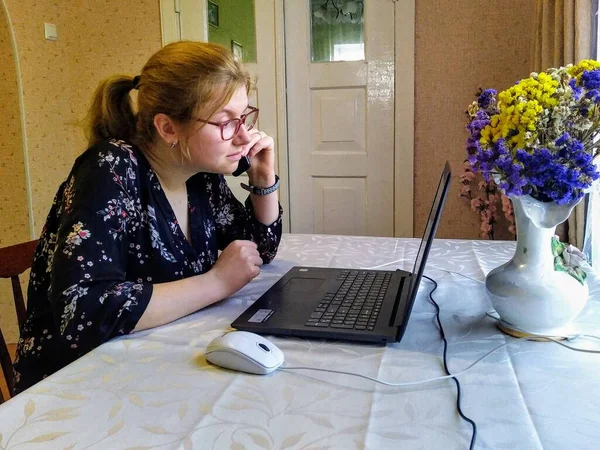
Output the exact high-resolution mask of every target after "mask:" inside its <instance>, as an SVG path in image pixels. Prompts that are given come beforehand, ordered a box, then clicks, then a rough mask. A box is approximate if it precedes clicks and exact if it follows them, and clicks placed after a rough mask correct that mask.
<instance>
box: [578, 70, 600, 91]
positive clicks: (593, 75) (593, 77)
mask: <svg viewBox="0 0 600 450" xmlns="http://www.w3.org/2000/svg"><path fill="white" fill-rule="evenodd" d="M580 84H581V85H583V87H584V88H586V89H589V90H591V89H598V88H600V70H586V71H585V72H583V73H582V74H581V81H580Z"/></svg>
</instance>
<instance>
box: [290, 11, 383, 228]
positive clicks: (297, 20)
mask: <svg viewBox="0 0 600 450" xmlns="http://www.w3.org/2000/svg"><path fill="white" fill-rule="evenodd" d="M350 4H351V5H350ZM362 4H364V12H363V11H362V10H361V9H362ZM341 5H343V6H344V7H345V8H346V10H345V11H344V9H342V7H341ZM332 8H335V9H332ZM352 12H354V14H352ZM361 13H362V15H363V20H362V24H363V28H362V29H363V30H364V58H361V60H354V61H348V59H357V57H356V55H355V52H356V51H358V52H359V53H360V45H359V44H356V43H354V44H349V45H348V44H344V43H343V42H344V40H343V39H342V40H341V41H340V40H339V39H338V43H336V42H335V39H334V40H333V41H329V42H317V41H316V42H315V43H314V44H313V43H312V41H311V38H313V39H315V40H318V39H321V40H323V39H322V38H323V36H324V35H328V36H335V35H339V32H338V31H337V30H336V29H335V27H336V26H337V25H339V26H340V27H341V28H343V27H345V26H346V25H345V24H347V23H348V22H352V21H353V20H354V25H352V26H353V27H354V28H356V21H357V17H358V18H359V22H360V14H361ZM344 16H345V18H344ZM340 21H341V24H339V22H340ZM332 23H333V26H331V24H332ZM319 27H320V28H319ZM342 33H343V31H342ZM325 41H327V39H325ZM285 42H286V44H285V47H286V78H287V96H288V97H287V109H288V152H289V179H290V205H291V211H290V214H291V218H290V221H291V231H292V232H293V233H325V234H346V235H371V236H393V235H394V80H395V74H394V63H395V62H394V2H392V1H381V0H364V2H358V1H346V2H337V3H336V2H331V1H328V2H325V1H316V0H302V1H298V0H285ZM340 42H341V43H340ZM313 48H314V49H315V51H313ZM323 48H325V49H326V50H325V51H322V50H323ZM323 54H325V55H326V57H325V59H327V55H329V56H328V57H329V61H332V62H316V61H315V62H313V57H317V58H320V59H323ZM359 58H360V56H359ZM340 59H346V60H345V61H342V60H340Z"/></svg>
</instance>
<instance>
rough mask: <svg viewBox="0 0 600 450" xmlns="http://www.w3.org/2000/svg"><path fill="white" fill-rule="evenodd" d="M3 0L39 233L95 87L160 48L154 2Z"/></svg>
mask: <svg viewBox="0 0 600 450" xmlns="http://www.w3.org/2000/svg"><path fill="white" fill-rule="evenodd" d="M5 1H6V3H7V8H8V12H9V14H10V16H11V19H12V21H13V26H14V29H15V34H16V40H17V47H18V51H19V59H20V64H21V73H22V84H23V100H24V105H25V122H26V139H27V145H28V150H29V158H28V163H29V169H30V176H31V187H32V195H33V220H34V235H36V236H37V235H39V233H40V231H41V228H42V226H43V224H44V220H45V218H46V215H47V214H48V210H49V209H50V206H51V204H52V199H53V197H54V194H55V193H56V190H57V189H58V186H59V185H60V183H61V182H62V181H63V180H64V179H65V178H66V176H67V175H68V172H69V170H70V169H71V166H72V165H73V161H74V159H75V157H76V156H77V155H79V154H80V153H82V152H83V151H84V150H85V139H84V137H83V134H82V132H81V130H80V129H79V128H78V127H76V126H74V125H73V124H75V123H77V122H78V121H80V120H81V119H82V118H83V117H84V116H85V112H86V110H87V107H88V104H89V101H90V99H91V95H92V93H93V91H94V89H95V87H96V85H97V84H98V82H99V81H100V80H101V79H102V78H103V77H105V76H107V75H109V74H112V73H118V72H123V73H128V74H137V73H139V71H140V70H141V68H142V66H143V64H144V63H145V62H146V60H147V59H148V58H149V56H150V55H151V54H152V53H153V52H155V51H156V50H158V49H159V48H160V46H161V35H160V14H159V2H158V0H138V1H136V2H135V6H132V4H131V3H129V4H127V3H125V2H122V1H121V0H103V1H102V2H88V1H84V0H74V1H70V2H64V1H58V0H5ZM44 22H51V23H54V24H56V26H57V31H58V41H56V42H52V41H46V40H45V39H44ZM15 172H16V171H15ZM23 204H26V202H25V201H23ZM19 240H25V238H23V239H21V238H20V239H19ZM5 281H6V280H0V282H2V285H1V286H3V285H5V283H4V282H5ZM1 286H0V289H2V287H1ZM0 295H3V291H1V290H0ZM3 297H4V295H3ZM0 308H1V309H0V326H1V327H2V329H3V330H5V329H7V330H8V332H7V333H6V334H7V335H8V337H7V340H8V341H9V342H10V341H13V342H14V341H15V340H16V339H17V336H18V332H17V329H16V326H15V325H14V321H15V320H14V319H13V318H14V317H15V315H14V311H13V310H12V307H11V306H9V305H6V304H0Z"/></svg>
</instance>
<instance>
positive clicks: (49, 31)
mask: <svg viewBox="0 0 600 450" xmlns="http://www.w3.org/2000/svg"><path fill="white" fill-rule="evenodd" d="M44 35H45V36H46V39H47V40H49V41H56V40H58V34H57V33H56V25H54V24H53V23H44Z"/></svg>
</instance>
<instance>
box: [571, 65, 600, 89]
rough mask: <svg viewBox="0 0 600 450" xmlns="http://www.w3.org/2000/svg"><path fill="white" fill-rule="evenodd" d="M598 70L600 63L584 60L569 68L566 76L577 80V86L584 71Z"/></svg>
mask: <svg viewBox="0 0 600 450" xmlns="http://www.w3.org/2000/svg"><path fill="white" fill-rule="evenodd" d="M598 68H600V62H598V61H595V60H593V59H584V60H583V61H581V62H579V64H577V65H574V66H571V67H569V69H568V71H567V72H568V74H569V75H571V76H572V77H574V78H576V79H577V84H579V80H580V79H581V75H582V74H583V72H585V71H586V70H595V69H598Z"/></svg>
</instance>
